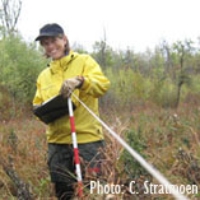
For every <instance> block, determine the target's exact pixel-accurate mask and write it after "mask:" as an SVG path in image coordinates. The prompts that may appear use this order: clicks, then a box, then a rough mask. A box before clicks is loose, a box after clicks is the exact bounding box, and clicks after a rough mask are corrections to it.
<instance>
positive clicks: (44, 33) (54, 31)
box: [35, 23, 64, 41]
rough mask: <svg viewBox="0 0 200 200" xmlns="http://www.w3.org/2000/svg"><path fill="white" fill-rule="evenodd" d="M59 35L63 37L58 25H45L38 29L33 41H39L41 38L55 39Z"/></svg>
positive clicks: (62, 31) (61, 29)
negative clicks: (38, 31)
mask: <svg viewBox="0 0 200 200" xmlns="http://www.w3.org/2000/svg"><path fill="white" fill-rule="evenodd" d="M59 35H64V30H63V28H62V27H61V26H60V25H58V24H56V23H53V24H46V25H44V26H43V27H42V28H41V29H40V33H39V35H38V36H37V37H36V39H35V41H38V40H41V39H42V38H43V37H56V36H59Z"/></svg>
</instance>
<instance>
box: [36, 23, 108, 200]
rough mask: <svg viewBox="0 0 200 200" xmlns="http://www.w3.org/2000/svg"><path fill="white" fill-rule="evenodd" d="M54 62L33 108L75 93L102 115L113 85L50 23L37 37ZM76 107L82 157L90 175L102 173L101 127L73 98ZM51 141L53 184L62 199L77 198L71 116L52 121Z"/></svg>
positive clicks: (48, 132)
mask: <svg viewBox="0 0 200 200" xmlns="http://www.w3.org/2000/svg"><path fill="white" fill-rule="evenodd" d="M36 41H39V42H40V44H41V46H42V47H43V48H44V51H45V54H46V56H47V57H50V58H51V59H52V61H51V62H50V65H49V67H47V68H46V69H44V70H43V71H42V72H41V73H40V74H39V76H38V79H37V91H36V94H35V97H34V99H33V106H34V107H37V106H39V105H41V104H42V103H43V102H44V101H46V100H48V99H50V98H52V97H53V96H55V95H58V94H61V95H63V96H64V97H65V98H67V97H69V96H70V95H71V93H72V92H73V93H74V94H75V95H76V96H78V98H79V99H80V100H81V101H83V102H84V103H85V104H86V105H87V106H88V107H89V108H90V109H92V110H93V112H94V113H96V114H97V115H99V113H98V98H99V97H101V96H102V95H104V94H105V93H106V91H107V90H108V89H109V86H110V82H109V80H108V79H107V78H106V77H105V76H104V74H103V73H102V71H101V68H100V66H99V65H98V64H97V62H96V61H95V60H94V59H93V58H92V57H90V56H89V55H86V54H78V53H76V52H73V51H72V50H70V48H69V42H68V39H67V36H66V35H65V33H64V30H63V28H62V27H61V26H60V25H58V24H47V25H45V26H43V27H42V28H41V29H40V33H39V36H38V37H37V38H36ZM71 99H72V101H73V103H74V104H75V106H76V109H75V111H74V118H75V123H76V133H77V141H78V148H79V154H80V156H81V157H82V158H83V160H84V161H85V162H88V163H89V165H88V168H87V170H88V172H90V173H92V174H94V173H95V174H98V173H99V172H100V156H99V155H97V154H99V153H98V149H99V148H102V147H103V146H104V137H103V133H102V127H101V125H100V124H99V123H98V122H97V121H96V120H95V119H94V118H93V117H92V116H91V115H90V114H89V113H88V111H86V110H85V109H84V108H83V106H81V105H80V104H79V102H78V100H77V99H75V98H74V97H73V95H72V96H71ZM46 135H47V142H48V166H49V170H50V175H51V181H52V182H53V183H54V184H55V191H56V196H57V197H58V199H65V200H67V199H70V198H71V197H72V196H73V193H74V188H73V184H74V182H75V178H74V175H72V174H74V163H73V151H72V140H71V132H70V122H69V117H68V116H66V115H65V116H63V117H60V118H58V119H56V120H55V121H53V122H51V123H49V124H48V126H47V130H46Z"/></svg>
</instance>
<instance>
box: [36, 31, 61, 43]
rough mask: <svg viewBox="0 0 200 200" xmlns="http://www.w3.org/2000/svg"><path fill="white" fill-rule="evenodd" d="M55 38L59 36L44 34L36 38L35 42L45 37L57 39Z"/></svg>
mask: <svg viewBox="0 0 200 200" xmlns="http://www.w3.org/2000/svg"><path fill="white" fill-rule="evenodd" d="M55 36H58V34H55V33H43V34H40V35H39V36H38V37H36V38H35V41H40V40H41V39H42V38H44V37H55Z"/></svg>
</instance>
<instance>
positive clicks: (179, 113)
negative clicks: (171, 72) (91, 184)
mask: <svg viewBox="0 0 200 200" xmlns="http://www.w3.org/2000/svg"><path fill="white" fill-rule="evenodd" d="M195 99H196V96H191V97H190V98H189V97H188V98H186V100H185V102H182V103H181V105H180V107H179V109H176V110H175V109H164V108H162V107H159V106H157V105H155V104H151V103H148V102H147V103H146V104H145V105H142V106H141V105H140V106H135V107H133V109H131V110H130V109H126V108H125V107H124V109H123V110H122V109H121V110H120V109H116V110H113V109H111V110H110V111H109V110H108V109H107V107H106V106H105V108H104V107H102V110H101V116H102V118H103V119H104V120H105V121H106V123H108V125H109V126H110V127H111V128H112V129H113V130H114V131H115V132H117V133H118V134H119V135H120V136H121V137H122V138H124V139H125V140H126V141H127V142H128V143H129V144H130V145H131V146H132V148H134V149H135V150H137V151H138V152H139V153H140V154H141V155H142V156H143V157H144V158H145V159H146V160H147V161H148V162H149V163H151V164H152V165H153V166H155V167H156V168H157V169H158V170H159V171H160V172H161V173H163V174H164V176H165V177H167V178H168V179H169V181H171V182H172V183H173V184H177V185H180V184H183V185H187V184H196V185H198V187H199V188H200V176H199V174H200V160H199V158H200V125H199V118H200V104H199V102H198V101H196V100H195ZM194 102H195V103H194ZM25 114H26V113H24V115H21V116H17V117H15V118H12V119H10V120H8V119H5V120H4V119H2V120H1V121H0V143H1V146H0V159H1V161H2V160H3V161H4V164H5V165H6V166H9V165H12V167H13V169H14V170H15V171H16V173H17V174H18V175H19V177H20V178H21V180H23V181H24V182H26V183H27V184H28V185H29V188H30V191H31V192H32V194H33V195H34V199H38V200H39V199H41V200H43V199H44V200H48V199H49V200H50V199H54V198H55V197H54V196H53V191H52V189H51V183H50V178H49V173H48V169H47V164H46V151H47V144H46V137H45V126H44V125H43V124H42V123H41V122H39V121H37V120H36V119H35V118H33V117H32V116H31V114H30V112H28V113H27V114H26V115H25ZM104 133H105V138H106V143H107V146H106V149H105V150H104V151H103V155H104V162H103V174H102V176H101V177H100V178H99V181H101V182H102V183H104V184H114V185H116V184H120V185H122V184H123V185H124V188H123V190H124V193H123V194H121V195H117V196H115V197H112V199H128V200H129V199H130V200H131V199H166V200H168V199H173V197H172V196H171V195H151V196H149V195H148V196H144V195H143V190H144V188H143V182H144V181H145V180H149V181H151V182H152V183H157V180H155V179H154V178H153V177H152V176H151V175H149V174H148V172H146V171H145V170H144V169H143V168H142V167H141V166H140V165H139V164H138V163H137V161H136V160H134V158H132V157H131V156H130V155H129V154H128V153H127V152H126V151H125V150H124V149H123V147H122V146H121V145H119V143H118V142H117V141H116V140H115V139H114V138H112V136H111V135H110V134H109V133H108V132H107V131H106V130H104ZM0 176H1V179H0V199H3V200H4V199H5V200H7V199H17V198H16V194H17V188H16V187H15V185H14V184H13V182H12V180H10V179H9V177H8V176H7V174H6V173H5V171H4V169H3V168H2V167H1V168H0ZM130 181H136V182H137V185H135V190H137V191H138V192H139V194H138V195H133V194H130V193H129V191H128V184H129V183H130ZM84 194H85V197H84V198H85V199H106V198H107V197H106V196H105V195H97V194H90V191H88V190H87V189H85V190H84ZM199 197H200V194H197V195H189V198H190V199H198V198H199Z"/></svg>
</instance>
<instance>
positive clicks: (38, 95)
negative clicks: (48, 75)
mask: <svg viewBox="0 0 200 200" xmlns="http://www.w3.org/2000/svg"><path fill="white" fill-rule="evenodd" d="M40 91H41V88H40V83H39V79H38V80H37V90H36V93H35V96H34V98H33V106H38V105H41V104H42V102H43V100H42V95H41V92H40Z"/></svg>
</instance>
